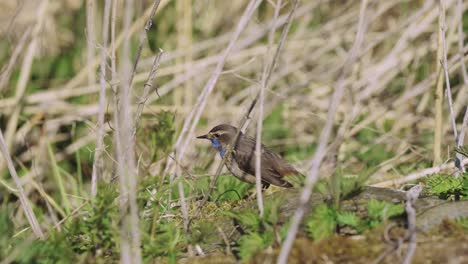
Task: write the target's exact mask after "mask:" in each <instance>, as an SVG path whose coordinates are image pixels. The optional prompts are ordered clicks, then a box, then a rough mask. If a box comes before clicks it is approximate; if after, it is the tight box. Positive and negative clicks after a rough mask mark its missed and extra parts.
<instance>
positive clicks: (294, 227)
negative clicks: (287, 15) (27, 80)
mask: <svg viewBox="0 0 468 264" xmlns="http://www.w3.org/2000/svg"><path fill="white" fill-rule="evenodd" d="M366 8H367V0H362V2H361V8H360V12H359V22H358V27H357V31H356V39H355V41H354V44H353V46H352V48H351V50H350V52H349V54H348V57H347V58H346V61H345V63H344V65H343V69H342V72H341V74H340V76H339V79H338V81H337V84H336V88H335V91H334V92H333V95H332V97H331V100H330V106H329V110H328V114H327V119H326V122H325V125H324V127H323V129H322V132H321V133H320V138H319V141H318V146H317V150H316V152H315V155H314V158H313V159H312V161H311V164H310V165H311V169H310V171H309V173H308V175H307V178H306V181H305V184H304V188H303V190H302V192H301V195H300V199H299V201H298V202H299V206H298V208H297V209H296V211H295V212H294V215H293V217H292V220H291V225H290V227H289V230H288V235H287V236H286V239H285V241H284V243H283V245H282V247H281V251H280V254H279V256H278V262H277V263H278V264H286V263H287V261H288V256H289V252H290V251H291V248H292V245H293V242H294V240H295V239H296V235H297V232H298V230H299V225H300V223H301V221H302V218H303V217H304V213H305V207H306V205H307V203H308V202H309V199H310V196H311V194H312V188H313V187H314V184H315V182H316V181H317V179H318V172H319V169H320V165H321V163H322V160H323V158H324V157H325V154H326V148H327V145H328V140H329V138H330V136H331V133H332V128H333V124H334V120H335V115H336V112H337V109H338V105H339V104H340V101H341V97H342V95H343V93H344V88H345V77H346V76H347V75H348V74H349V71H350V67H351V65H352V64H353V63H354V61H355V59H356V57H357V55H358V53H359V50H360V48H361V43H362V41H363V38H364V32H365V28H366V22H365V19H366V17H365V16H366Z"/></svg>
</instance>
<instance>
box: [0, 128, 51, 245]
mask: <svg viewBox="0 0 468 264" xmlns="http://www.w3.org/2000/svg"><path fill="white" fill-rule="evenodd" d="M0 151H1V152H2V155H3V158H4V160H5V161H6V164H7V167H8V170H9V171H10V175H11V177H12V178H13V180H14V181H15V184H16V189H17V190H18V196H19V198H20V203H21V206H22V207H23V210H24V214H25V215H26V218H27V219H28V221H29V225H30V226H31V229H32V230H33V232H34V234H35V235H36V237H37V238H40V239H43V238H44V233H43V232H42V229H41V226H40V225H39V222H38V221H37V218H36V215H35V214H34V211H33V210H32V208H31V205H30V204H29V201H28V198H27V197H26V194H25V192H24V189H23V184H22V183H21V180H20V178H19V177H18V174H17V173H16V169H15V166H14V165H13V161H12V160H11V156H10V153H9V152H10V151H9V150H8V146H7V144H6V142H5V139H4V138H3V133H2V131H1V130H0Z"/></svg>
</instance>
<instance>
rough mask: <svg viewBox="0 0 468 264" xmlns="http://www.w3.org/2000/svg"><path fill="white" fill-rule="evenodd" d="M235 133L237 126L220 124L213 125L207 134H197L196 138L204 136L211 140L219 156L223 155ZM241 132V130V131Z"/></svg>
mask: <svg viewBox="0 0 468 264" xmlns="http://www.w3.org/2000/svg"><path fill="white" fill-rule="evenodd" d="M236 133H237V128H235V127H233V126H231V125H227V124H221V125H217V126H215V127H213V128H212V129H211V130H210V132H208V134H205V135H202V136H199V137H197V138H204V139H208V140H209V141H211V144H212V145H213V147H214V148H215V149H217V150H218V151H219V152H220V154H221V156H224V153H225V151H226V147H227V146H228V145H229V144H230V143H231V141H232V140H233V139H234V137H235V136H236ZM241 133H242V132H241Z"/></svg>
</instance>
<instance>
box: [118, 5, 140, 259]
mask: <svg viewBox="0 0 468 264" xmlns="http://www.w3.org/2000/svg"><path fill="white" fill-rule="evenodd" d="M133 7H134V1H133V0H126V1H125V8H124V20H123V31H124V32H125V39H124V41H123V44H122V65H121V69H120V72H121V80H122V81H121V86H120V87H121V91H120V92H119V107H120V109H119V111H118V116H116V119H117V127H116V131H115V136H116V141H119V142H118V143H116V146H117V161H118V162H117V167H118V172H119V178H120V190H121V193H120V195H121V198H120V213H121V221H122V223H121V229H120V232H121V240H120V241H121V258H120V260H121V262H122V263H125V264H127V263H128V264H129V263H132V264H139V263H141V247H140V224H139V217H138V207H137V204H136V195H137V191H136V179H137V177H138V172H137V170H136V161H135V152H134V140H133V137H132V132H133V127H132V126H133V117H132V112H131V92H130V90H131V78H132V66H131V63H130V34H129V29H130V25H131V22H132V19H133Z"/></svg>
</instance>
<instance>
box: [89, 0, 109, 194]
mask: <svg viewBox="0 0 468 264" xmlns="http://www.w3.org/2000/svg"><path fill="white" fill-rule="evenodd" d="M110 9H111V0H106V3H105V6H104V17H103V21H102V47H101V76H100V78H99V85H100V89H99V112H98V127H97V132H98V133H97V140H96V149H95V152H94V162H93V172H92V176H91V196H93V197H94V196H96V194H97V184H98V180H99V179H100V178H101V177H102V170H103V166H104V161H103V157H102V153H103V151H104V111H105V106H106V70H107V69H106V65H107V41H108V38H109V17H110Z"/></svg>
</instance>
